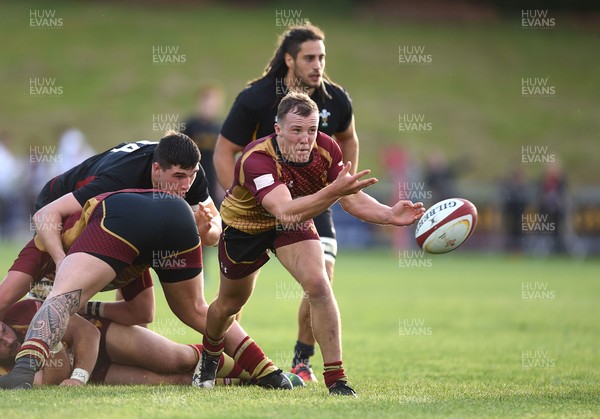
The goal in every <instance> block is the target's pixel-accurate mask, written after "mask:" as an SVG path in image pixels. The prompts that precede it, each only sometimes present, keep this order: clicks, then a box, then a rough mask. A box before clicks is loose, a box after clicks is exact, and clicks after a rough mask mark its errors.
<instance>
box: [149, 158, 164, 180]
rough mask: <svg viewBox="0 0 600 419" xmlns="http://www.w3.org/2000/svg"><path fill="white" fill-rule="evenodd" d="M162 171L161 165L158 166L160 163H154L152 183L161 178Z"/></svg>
mask: <svg viewBox="0 0 600 419" xmlns="http://www.w3.org/2000/svg"><path fill="white" fill-rule="evenodd" d="M161 170H162V168H161V167H160V164H158V162H156V161H155V162H152V174H151V176H152V181H155V180H158V179H157V178H158V177H160V172H161Z"/></svg>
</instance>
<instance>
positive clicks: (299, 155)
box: [275, 112, 319, 163]
mask: <svg viewBox="0 0 600 419" xmlns="http://www.w3.org/2000/svg"><path fill="white" fill-rule="evenodd" d="M318 127H319V114H318V113H317V112H314V113H312V114H311V115H309V116H300V115H297V114H295V113H288V114H287V115H286V116H285V118H283V120H282V121H278V123H276V124H275V132H276V134H277V144H278V145H279V149H280V150H281V154H283V157H285V159H286V160H289V161H293V162H295V163H306V162H307V161H308V160H309V159H310V153H311V151H312V148H313V146H314V145H315V141H316V140H317V130H318Z"/></svg>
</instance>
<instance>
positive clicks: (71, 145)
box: [55, 128, 96, 176]
mask: <svg viewBox="0 0 600 419" xmlns="http://www.w3.org/2000/svg"><path fill="white" fill-rule="evenodd" d="M94 154H96V153H95V152H94V149H93V148H92V147H90V145H89V144H88V143H87V141H86V139H85V136H84V135H83V132H81V131H80V130H78V129H77V128H67V129H66V130H65V131H64V132H63V133H62V134H61V136H60V140H59V142H58V156H60V159H59V161H58V163H59V164H58V166H59V170H58V173H56V174H55V176H57V175H59V174H61V173H64V172H66V171H67V170H69V169H71V168H72V167H75V166H77V165H78V164H79V163H81V162H82V161H84V160H85V159H87V158H88V157H92V156H93V155H94Z"/></svg>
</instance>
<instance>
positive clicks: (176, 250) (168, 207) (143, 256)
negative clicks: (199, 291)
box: [69, 191, 202, 286]
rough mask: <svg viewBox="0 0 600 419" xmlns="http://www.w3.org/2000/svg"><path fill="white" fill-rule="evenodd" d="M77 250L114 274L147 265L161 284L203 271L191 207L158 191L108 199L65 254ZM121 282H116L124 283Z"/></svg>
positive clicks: (120, 194) (193, 275) (93, 214)
mask: <svg viewBox="0 0 600 419" xmlns="http://www.w3.org/2000/svg"><path fill="white" fill-rule="evenodd" d="M76 252H84V253H89V254H91V255H93V256H96V257H98V258H99V259H101V260H103V261H105V262H106V263H108V264H109V265H110V266H111V267H112V268H113V269H114V270H115V272H116V273H117V277H118V278H119V274H120V273H121V272H123V271H124V270H125V269H126V268H129V267H131V266H137V267H140V268H141V269H145V268H148V267H151V268H152V269H154V270H155V271H156V273H157V274H158V276H159V278H160V280H161V282H178V281H183V280H186V279H191V278H193V277H195V276H196V275H198V274H199V273H200V272H201V271H202V253H201V247H200V237H199V236H198V229H197V227H196V221H195V220H194V214H193V212H192V210H191V208H190V206H189V205H188V204H187V203H186V202H185V201H184V200H182V199H180V198H177V197H174V196H172V195H168V194H165V193H161V192H152V191H149V192H135V193H129V192H127V193H125V192H124V193H115V194H112V195H109V196H108V197H106V198H105V199H104V200H103V201H102V202H101V203H100V204H98V205H97V206H96V208H95V209H94V212H93V213H92V215H91V216H90V219H89V221H88V224H87V226H86V227H85V229H84V230H83V232H82V233H81V235H80V236H79V237H78V238H77V240H76V241H75V242H74V243H73V246H71V248H70V249H69V254H71V253H76ZM139 274H140V272H135V276H133V277H132V278H127V279H131V280H133V279H134V278H135V277H137V276H138V275H139ZM123 282H124V281H120V283H119V284H115V285H116V286H123V285H124V283H123Z"/></svg>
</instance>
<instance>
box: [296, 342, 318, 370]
mask: <svg viewBox="0 0 600 419" xmlns="http://www.w3.org/2000/svg"><path fill="white" fill-rule="evenodd" d="M314 354H315V345H307V344H306V343H302V342H300V341H296V347H295V348H294V359H293V360H292V368H294V367H295V366H296V365H298V364H304V365H306V366H307V367H309V366H310V359H309V358H310V357H311V356H313V355H314Z"/></svg>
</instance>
